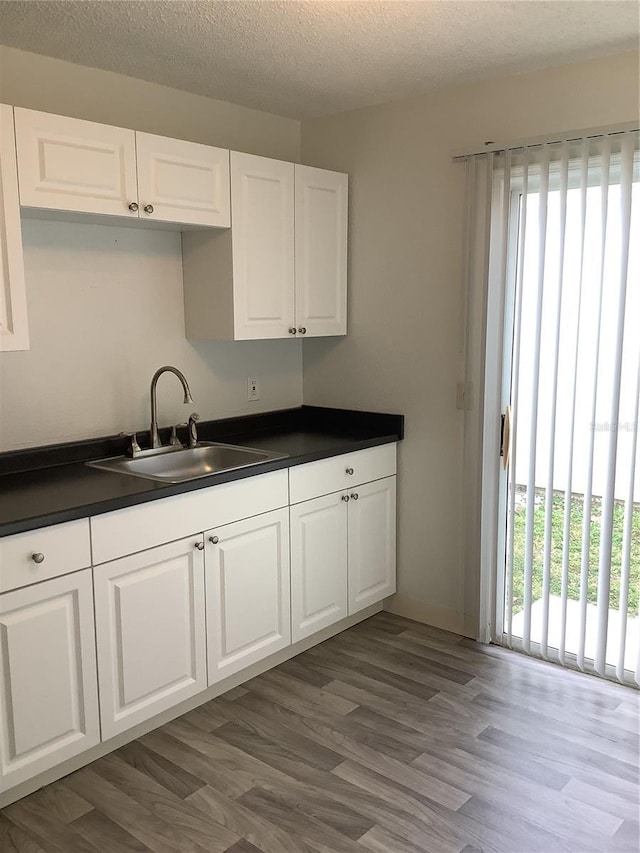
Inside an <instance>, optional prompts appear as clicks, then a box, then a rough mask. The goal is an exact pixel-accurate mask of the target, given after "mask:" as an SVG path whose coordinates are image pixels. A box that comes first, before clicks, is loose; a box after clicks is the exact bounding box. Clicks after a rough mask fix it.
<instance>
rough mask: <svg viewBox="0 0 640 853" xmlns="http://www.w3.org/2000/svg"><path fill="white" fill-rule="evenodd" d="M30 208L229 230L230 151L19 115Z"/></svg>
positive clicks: (23, 190) (25, 201)
mask: <svg viewBox="0 0 640 853" xmlns="http://www.w3.org/2000/svg"><path fill="white" fill-rule="evenodd" d="M15 123H16V128H15V132H16V149H17V157H18V178H19V189H20V204H21V205H22V207H24V208H39V209H44V210H57V211H68V212H74V213H92V214H98V215H102V216H124V217H128V218H129V219H134V220H143V221H145V222H148V223H149V224H152V223H153V222H163V223H173V224H175V225H185V226H187V225H191V226H201V227H211V226H217V227H226V228H228V227H229V152H228V151H227V150H225V149H220V148H213V147H210V146H207V145H199V144H196V143H193V142H185V141H183V140H179V139H169V138H166V137H162V136H154V135H152V134H146V133H136V132H135V131H133V130H129V129H127V128H122V127H111V126H110V125H104V124H98V123H96V122H91V121H84V120H81V119H75V118H70V117H68V116H58V115H52V114H50V113H42V112H36V111H35V110H27V109H22V108H20V107H16V108H15Z"/></svg>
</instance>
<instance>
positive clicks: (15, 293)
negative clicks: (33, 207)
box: [0, 104, 29, 352]
mask: <svg viewBox="0 0 640 853" xmlns="http://www.w3.org/2000/svg"><path fill="white" fill-rule="evenodd" d="M26 349H29V329H28V325H27V298H26V291H25V281H24V264H23V260H22V229H21V226H20V207H19V201H18V171H17V165H16V147H15V138H14V129H13V109H12V108H11V107H9V106H6V105H5V104H0V352H2V351H3V350H26Z"/></svg>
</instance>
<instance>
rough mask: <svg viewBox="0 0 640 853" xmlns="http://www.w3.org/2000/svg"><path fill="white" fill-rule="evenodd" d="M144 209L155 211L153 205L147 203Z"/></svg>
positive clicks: (145, 210) (147, 211) (148, 211)
mask: <svg viewBox="0 0 640 853" xmlns="http://www.w3.org/2000/svg"><path fill="white" fill-rule="evenodd" d="M142 209H143V210H144V212H145V213H153V205H152V204H145V206H144V207H143V208H142Z"/></svg>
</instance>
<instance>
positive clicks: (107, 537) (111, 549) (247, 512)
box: [91, 470, 288, 564]
mask: <svg viewBox="0 0 640 853" xmlns="http://www.w3.org/2000/svg"><path fill="white" fill-rule="evenodd" d="M287 503H288V490H287V472H286V470H281V471H272V472H270V473H269V474H261V475H258V476H257V477H249V478H247V479H244V480H236V481H235V482H232V483H223V484H222V485H220V486H212V487H211V488H209V489H199V490H198V491H195V492H187V493H186V494H184V495H176V496H175V497H171V498H164V499H163V500H157V501H151V502H150V503H146V504H141V505H140V506H134V507H127V508H126V509H119V510H116V511H115V512H108V513H105V514H104V515H98V516H95V518H92V519H91V544H92V548H93V562H94V564H98V563H105V562H107V561H108V560H115V559H116V558H117V557H123V556H125V555H126V554H135V553H136V552H137V551H144V550H146V549H147V548H153V547H154V546H155V545H160V544H162V543H163V542H173V541H174V540H176V539H182V538H183V537H185V536H191V535H192V534H194V533H201V532H202V531H203V530H208V529H209V528H210V527H218V526H219V525H221V524H229V523H230V522H232V521H238V520H239V519H241V518H248V517H249V516H252V515H258V514H259V513H262V512H268V511H269V510H272V509H279V508H280V507H283V506H286V505H287Z"/></svg>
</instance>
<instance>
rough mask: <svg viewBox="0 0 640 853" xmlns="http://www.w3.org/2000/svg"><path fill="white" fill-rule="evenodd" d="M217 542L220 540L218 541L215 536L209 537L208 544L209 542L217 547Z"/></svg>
mask: <svg viewBox="0 0 640 853" xmlns="http://www.w3.org/2000/svg"><path fill="white" fill-rule="evenodd" d="M219 541H220V540H219V539H218V537H217V536H210V537H209V542H211V544H212V545H217V544H218V542H219Z"/></svg>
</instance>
